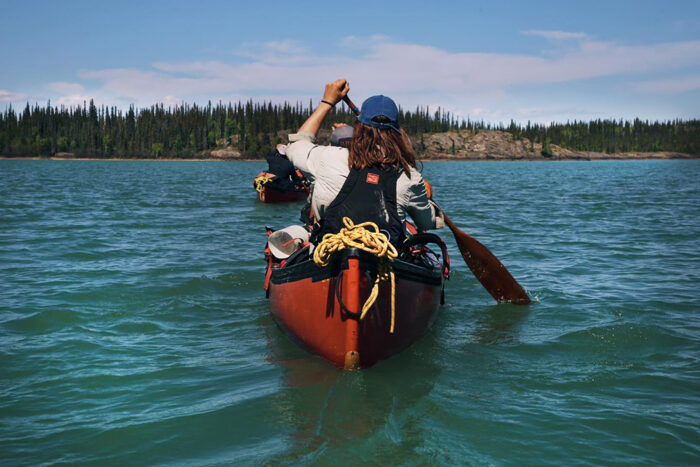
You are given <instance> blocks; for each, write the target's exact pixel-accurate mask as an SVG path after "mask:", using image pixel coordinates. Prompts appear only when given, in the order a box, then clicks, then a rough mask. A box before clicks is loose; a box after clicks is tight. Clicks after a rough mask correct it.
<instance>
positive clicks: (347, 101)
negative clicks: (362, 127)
mask: <svg viewBox="0 0 700 467" xmlns="http://www.w3.org/2000/svg"><path fill="white" fill-rule="evenodd" d="M343 102H345V103H346V104H347V105H348V107H350V110H352V111H353V112H355V115H360V109H358V108H357V106H356V105H355V104H353V103H352V101H351V100H350V98H349V97H348V96H347V95H345V96H343Z"/></svg>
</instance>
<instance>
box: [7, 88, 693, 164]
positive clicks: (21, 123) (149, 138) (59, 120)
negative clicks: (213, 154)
mask: <svg viewBox="0 0 700 467" xmlns="http://www.w3.org/2000/svg"><path fill="white" fill-rule="evenodd" d="M312 111H313V102H309V104H308V106H304V105H302V104H301V103H296V104H289V103H286V102H285V103H284V104H273V103H271V102H253V101H252V100H249V101H247V102H238V103H235V104H234V103H228V104H224V103H221V102H219V103H217V104H215V105H213V104H212V103H211V102H209V103H208V104H207V105H206V106H202V105H197V104H192V105H188V104H182V105H179V106H175V107H167V108H166V107H165V106H164V105H162V104H159V105H154V106H151V107H148V108H143V109H137V108H135V107H134V106H131V107H129V109H128V110H121V109H118V108H116V107H104V106H101V107H99V108H98V107H97V106H96V105H95V103H94V102H93V101H92V100H91V101H90V102H89V104H88V103H87V102H85V103H83V105H82V106H70V107H67V106H60V107H55V106H52V105H51V103H50V102H49V103H47V105H46V106H39V105H38V104H36V105H34V106H33V107H32V106H30V105H29V104H27V105H26V107H25V108H24V110H23V111H22V112H21V113H18V112H16V111H15V109H13V108H12V107H11V106H9V107H8V108H7V109H6V110H5V111H4V112H3V113H1V114H0V155H3V156H17V157H21V156H52V155H55V154H57V153H71V154H74V155H75V156H78V157H105V158H107V157H134V158H138V157H182V158H192V157H195V158H196V157H207V155H208V151H210V150H213V149H221V148H230V149H235V150H237V151H239V152H240V153H241V154H243V156H244V157H251V158H252V157H260V156H262V155H263V154H265V153H267V152H269V151H270V150H271V149H272V148H274V147H275V145H276V144H277V143H280V142H283V141H284V139H285V138H286V134H287V133H289V132H290V131H294V130H295V129H297V128H299V127H300V126H301V124H302V123H303V122H304V121H305V120H306V118H307V117H308V116H309V115H310V114H311V112H312ZM353 121H355V116H354V115H353V114H352V113H351V112H350V111H349V110H348V109H347V108H346V107H345V106H342V105H338V106H336V108H335V109H333V110H332V111H331V115H330V116H329V118H327V119H326V120H325V122H324V126H323V127H322V129H325V130H330V125H331V124H332V123H333V122H346V123H352V122H353ZM400 121H401V124H402V127H403V128H404V129H405V130H406V132H407V133H408V134H409V136H411V137H412V138H420V137H421V136H422V135H423V134H425V133H437V132H447V131H456V130H468V131H470V132H472V133H478V132H479V131H484V130H499V131H504V132H508V133H511V134H512V135H513V136H514V137H515V138H516V139H525V138H527V139H528V140H529V141H530V142H531V144H532V145H533V148H534V143H539V144H541V145H542V152H543V154H545V155H547V152H548V151H549V152H550V153H551V150H550V148H549V145H550V144H556V145H559V146H561V147H564V148H567V149H571V150H579V151H598V152H607V153H614V152H625V151H639V152H652V151H674V152H683V153H689V154H700V120H695V119H693V120H673V121H663V122H658V121H654V122H649V121H642V120H639V119H635V120H633V121H626V120H594V121H590V122H583V121H574V122H566V123H553V124H548V125H543V124H531V123H530V122H528V123H527V124H526V125H520V124H516V123H515V122H514V121H511V122H510V124H509V125H504V124H503V123H499V124H491V123H485V122H483V121H475V120H471V119H469V118H467V119H466V120H465V119H459V118H457V117H456V116H454V115H453V114H450V113H449V112H444V111H443V110H442V109H437V110H436V111H434V112H431V111H430V109H429V108H421V107H419V108H416V109H415V111H413V112H411V111H405V110H403V109H401V110H400Z"/></svg>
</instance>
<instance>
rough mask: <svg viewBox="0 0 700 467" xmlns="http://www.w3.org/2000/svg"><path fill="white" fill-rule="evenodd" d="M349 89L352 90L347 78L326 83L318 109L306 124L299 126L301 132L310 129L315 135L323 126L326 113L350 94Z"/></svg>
mask: <svg viewBox="0 0 700 467" xmlns="http://www.w3.org/2000/svg"><path fill="white" fill-rule="evenodd" d="M348 91H350V85H349V84H348V81H347V80H345V79H338V80H335V81H333V82H332V83H328V84H326V89H325V91H324V92H323V99H322V100H321V103H320V104H319V105H318V107H316V110H314V112H313V113H312V114H311V115H310V116H309V118H307V119H306V121H305V122H304V124H303V125H301V127H299V133H301V132H302V131H308V132H309V133H311V134H313V135H314V137H315V136H316V134H317V133H318V129H319V128H321V123H323V120H324V119H325V118H326V115H328V112H330V111H331V109H332V108H333V107H335V105H336V104H337V103H338V102H340V101H341V100H342V99H343V97H345V96H346V95H347V94H348Z"/></svg>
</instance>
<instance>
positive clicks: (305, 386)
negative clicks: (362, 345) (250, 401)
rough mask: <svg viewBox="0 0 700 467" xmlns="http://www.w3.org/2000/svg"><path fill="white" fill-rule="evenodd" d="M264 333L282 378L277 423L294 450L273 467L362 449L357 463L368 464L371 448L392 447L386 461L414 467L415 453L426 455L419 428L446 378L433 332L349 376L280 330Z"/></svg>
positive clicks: (274, 404) (274, 407) (273, 410)
mask: <svg viewBox="0 0 700 467" xmlns="http://www.w3.org/2000/svg"><path fill="white" fill-rule="evenodd" d="M265 331H266V332H265V334H266V338H267V341H268V349H269V350H270V354H269V358H268V361H271V362H273V363H274V364H275V365H278V366H279V368H280V369H281V370H282V381H281V387H282V389H281V390H280V391H279V392H278V393H277V394H275V395H274V396H273V398H272V407H271V411H270V413H271V416H272V417H273V418H274V420H270V422H271V423H275V424H277V425H278V426H279V425H284V427H283V430H282V431H286V432H288V433H289V435H288V442H289V448H288V449H286V450H285V452H284V453H283V454H281V455H280V456H277V457H276V458H275V459H273V460H272V463H273V464H277V463H282V464H287V463H289V464H294V465H296V464H299V463H315V462H317V461H319V460H321V459H325V460H330V459H332V457H331V456H332V453H333V452H335V451H338V450H343V451H344V452H345V453H346V454H345V455H347V450H348V447H349V446H357V456H358V458H357V461H360V460H361V459H362V458H363V456H368V457H366V460H370V459H375V460H376V457H373V454H372V453H371V452H369V450H367V449H362V446H363V445H366V444H368V443H369V444H371V445H372V446H375V447H376V444H377V443H379V444H381V445H384V444H385V443H387V444H388V446H385V447H384V450H383V451H384V452H385V454H387V455H388V452H387V449H388V450H389V451H395V452H393V453H392V454H391V456H392V457H391V458H390V459H389V460H390V461H391V462H395V461H396V458H395V457H396V456H397V455H399V456H406V457H405V459H404V462H408V461H410V459H411V452H415V450H416V449H420V446H421V445H422V443H423V440H422V437H421V436H418V433H419V430H418V429H417V425H418V424H419V423H420V422H421V420H422V417H421V411H423V410H427V407H428V405H429V404H427V403H426V401H425V399H426V397H427V396H428V394H429V393H430V392H431V390H432V389H433V385H434V381H435V380H436V379H437V378H438V376H439V373H440V366H439V365H438V364H437V362H436V356H437V354H436V352H437V351H438V350H439V349H438V347H437V339H436V337H435V333H434V332H429V333H428V334H427V335H426V336H424V337H423V338H422V339H421V340H420V341H418V342H417V343H415V344H414V345H413V346H411V347H410V348H408V349H406V350H405V351H404V352H402V353H401V354H400V355H397V356H395V357H393V358H391V359H389V360H387V361H384V362H380V363H379V364H377V365H376V366H374V367H372V368H370V369H368V370H362V371H355V372H346V371H342V370H339V369H337V368H335V367H333V366H332V365H330V364H329V363H326V362H325V361H323V360H322V359H320V358H318V357H315V356H312V355H310V354H308V353H306V352H305V351H303V350H301V349H299V348H298V347H296V345H295V344H294V343H292V342H291V341H290V340H289V339H288V338H287V337H286V336H284V334H283V333H282V332H281V331H280V330H279V329H277V328H276V327H274V326H270V327H269V328H267V329H266V330H265ZM352 451H354V449H352ZM375 454H376V453H375ZM392 459H393V460H392Z"/></svg>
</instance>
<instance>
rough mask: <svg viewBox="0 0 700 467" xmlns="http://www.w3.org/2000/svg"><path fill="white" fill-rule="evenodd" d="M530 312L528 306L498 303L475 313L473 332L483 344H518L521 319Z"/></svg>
mask: <svg viewBox="0 0 700 467" xmlns="http://www.w3.org/2000/svg"><path fill="white" fill-rule="evenodd" d="M529 314H530V307H528V306H522V305H511V304H498V305H493V306H491V307H489V308H486V309H485V310H484V311H483V312H481V313H478V314H476V316H477V322H476V325H475V330H474V334H475V336H476V341H477V342H478V343H479V344H483V345H495V344H506V345H507V344H518V343H520V340H519V337H518V336H519V334H520V332H519V331H520V327H521V324H522V322H523V320H524V319H525V318H526V317H527V316H528V315H529Z"/></svg>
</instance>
